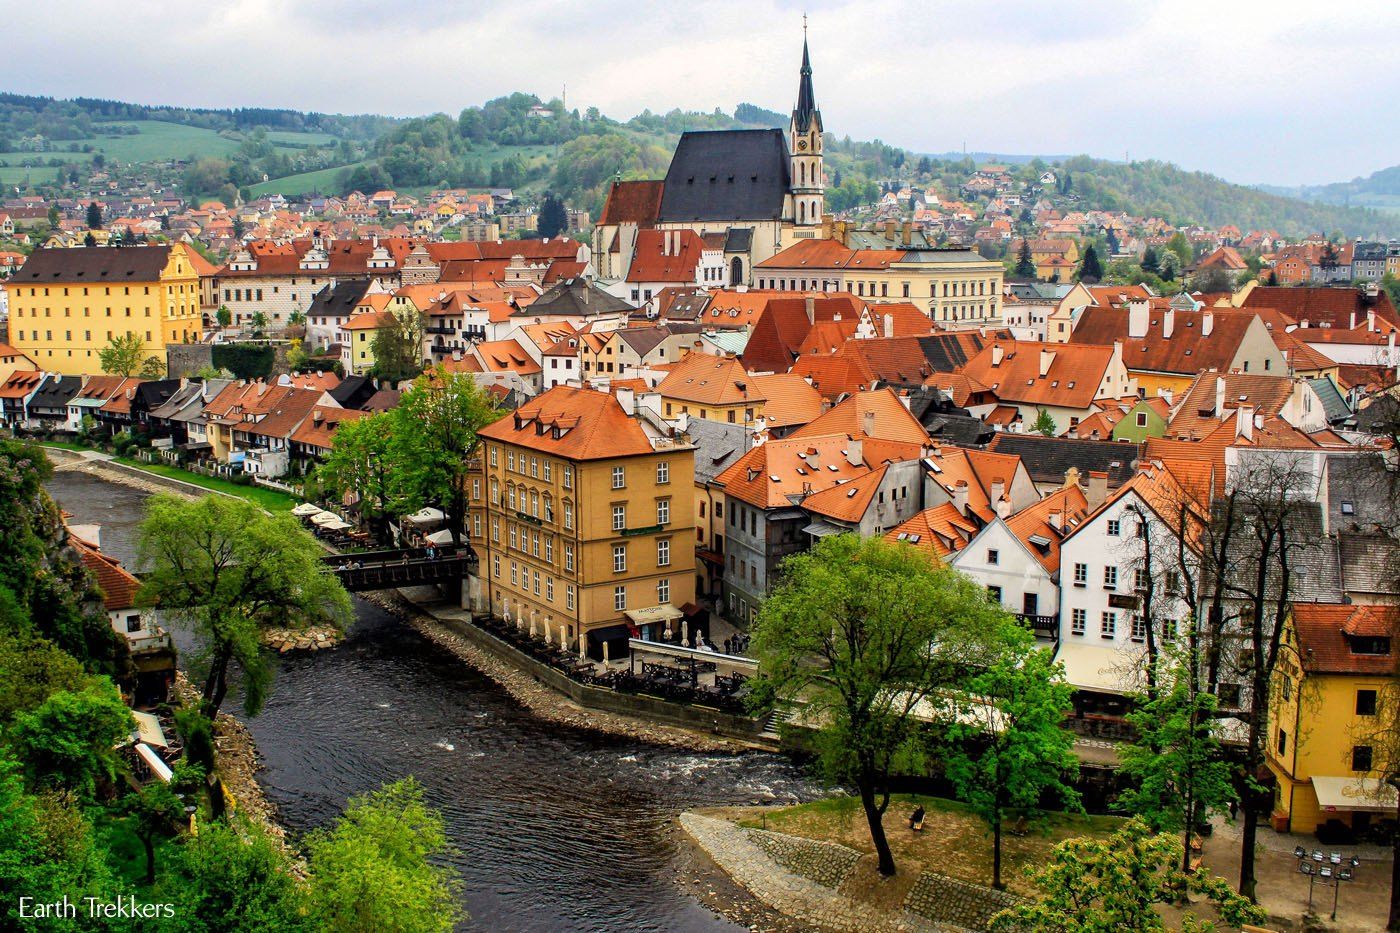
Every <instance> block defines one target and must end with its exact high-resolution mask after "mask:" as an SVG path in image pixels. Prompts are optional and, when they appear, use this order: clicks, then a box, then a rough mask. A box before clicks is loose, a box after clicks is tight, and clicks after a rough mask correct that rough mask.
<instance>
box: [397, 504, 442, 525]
mask: <svg viewBox="0 0 1400 933" xmlns="http://www.w3.org/2000/svg"><path fill="white" fill-rule="evenodd" d="M444 518H446V516H445V515H443V514H442V510H441V509H434V508H423V509H419V510H418V511H416V512H414V513H413V514H412V515H405V516H404V517H403V520H404V521H406V522H412V523H413V524H415V525H432V524H436V523H437V522H440V521H442V520H443V519H444Z"/></svg>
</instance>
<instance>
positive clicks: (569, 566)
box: [564, 544, 574, 573]
mask: <svg viewBox="0 0 1400 933" xmlns="http://www.w3.org/2000/svg"><path fill="white" fill-rule="evenodd" d="M564 569H565V570H566V571H568V572H569V573H573V572H574V546H573V545H572V544H566V545H564Z"/></svg>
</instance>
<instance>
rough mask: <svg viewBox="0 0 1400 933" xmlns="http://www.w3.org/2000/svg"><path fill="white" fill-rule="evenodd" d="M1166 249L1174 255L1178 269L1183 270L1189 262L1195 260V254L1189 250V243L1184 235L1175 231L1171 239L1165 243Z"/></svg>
mask: <svg viewBox="0 0 1400 933" xmlns="http://www.w3.org/2000/svg"><path fill="white" fill-rule="evenodd" d="M1167 249H1169V250H1171V251H1172V252H1173V253H1175V254H1176V258H1177V259H1178V260H1179V261H1180V263H1181V264H1180V266H1178V268H1181V269H1185V268H1186V267H1187V266H1189V265H1191V261H1192V260H1193V259H1195V258H1196V253H1195V251H1194V250H1192V249H1191V242H1190V241H1189V240H1187V239H1186V234H1184V233H1182V232H1180V231H1177V232H1176V233H1174V234H1172V238H1171V239H1170V240H1168V241H1167Z"/></svg>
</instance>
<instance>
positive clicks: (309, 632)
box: [262, 626, 345, 654]
mask: <svg viewBox="0 0 1400 933" xmlns="http://www.w3.org/2000/svg"><path fill="white" fill-rule="evenodd" d="M344 639H345V633H344V632H342V631H340V629H337V628H332V627H330V626H322V627H318V628H304V629H291V628H270V629H266V630H264V631H263V634H262V643H263V644H264V645H265V646H267V647H268V648H271V649H272V650H273V651H276V652H277V653H278V654H286V653H287V652H288V651H319V650H320V649H322V648H333V647H335V646H336V645H338V644H340V643H341V641H343V640H344Z"/></svg>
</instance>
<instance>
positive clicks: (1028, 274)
mask: <svg viewBox="0 0 1400 933" xmlns="http://www.w3.org/2000/svg"><path fill="white" fill-rule="evenodd" d="M1013 271H1014V272H1015V274H1016V275H1017V277H1018V278H1023V279H1033V278H1035V258H1034V257H1033V256H1031V241H1030V240H1029V239H1027V238H1025V237H1022V238H1021V249H1020V251H1019V252H1018V253H1017V254H1016V268H1015V269H1014V270H1013Z"/></svg>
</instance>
